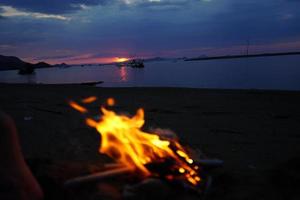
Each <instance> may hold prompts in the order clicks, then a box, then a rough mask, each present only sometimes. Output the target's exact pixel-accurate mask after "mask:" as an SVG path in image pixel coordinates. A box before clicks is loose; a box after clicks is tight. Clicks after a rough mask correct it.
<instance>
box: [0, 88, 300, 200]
mask: <svg viewBox="0 0 300 200" xmlns="http://www.w3.org/2000/svg"><path fill="white" fill-rule="evenodd" d="M0 93H1V95H0V109H1V110H4V111H5V112H7V113H8V114H9V115H11V116H12V117H13V118H14V119H15V121H16V124H17V128H18V130H19V134H20V140H21V144H22V148H23V151H24V153H25V156H26V158H27V159H28V160H30V159H41V160H42V159H44V160H45V159H46V160H51V161H56V160H57V161H72V162H77V163H86V162H87V161H89V162H90V161H97V160H99V158H100V156H99V155H98V153H97V149H98V145H99V135H98V133H96V132H95V131H94V130H93V129H90V128H88V127H86V125H85V124H84V120H83V116H82V115H81V114H79V113H78V112H76V111H74V110H73V109H71V108H70V107H69V106H68V104H67V102H68V101H69V100H71V99H73V100H79V99H81V98H84V97H87V96H92V95H93V96H97V97H99V99H100V100H99V101H98V103H97V104H92V105H90V106H89V108H90V110H92V111H93V112H94V113H95V114H96V111H97V110H98V109H99V105H100V103H101V101H102V102H103V101H104V100H105V99H106V98H108V97H114V98H115V99H116V101H117V105H116V107H115V109H116V110H117V111H122V112H128V113H132V114H133V113H134V112H135V110H136V109H137V108H139V107H143V108H144V109H145V118H146V125H145V127H146V128H153V127H154V128H156V127H160V128H168V129H171V130H173V131H175V132H176V133H177V134H178V136H179V137H180V138H181V139H182V141H183V142H184V143H186V144H189V145H190V146H191V147H194V148H199V149H201V150H202V151H203V152H205V153H206V154H207V155H208V156H209V157H212V158H219V159H222V160H224V161H225V166H224V167H223V168H222V169H220V170H218V171H217V172H216V174H215V182H214V185H213V190H212V193H211V197H210V199H300V194H299V190H298V189H299V186H300V185H299V182H300V145H299V144H300V92H285V91H255V90H244V91H243V90H206V89H182V88H96V87H89V86H79V85H10V84H1V85H0Z"/></svg>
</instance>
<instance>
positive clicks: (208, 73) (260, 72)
mask: <svg viewBox="0 0 300 200" xmlns="http://www.w3.org/2000/svg"><path fill="white" fill-rule="evenodd" d="M87 81H104V83H103V84H99V86H104V87H132V86H134V87H137V86H138V87H139V86H159V87H160V86H167V87H191V88H236V89H243V88H244V89H282V90H300V56H277V57H261V58H247V59H230V60H210V61H189V62H186V61H178V62H173V61H163V62H149V63H145V68H144V69H133V68H130V67H116V66H88V67H77V66H76V67H69V68H47V69H38V70H36V73H35V74H34V75H26V76H22V75H18V74H17V71H2V72H0V82H7V83H80V82H87Z"/></svg>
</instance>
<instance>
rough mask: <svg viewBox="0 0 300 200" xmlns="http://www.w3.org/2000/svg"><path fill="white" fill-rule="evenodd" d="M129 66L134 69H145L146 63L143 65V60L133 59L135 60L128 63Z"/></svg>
mask: <svg viewBox="0 0 300 200" xmlns="http://www.w3.org/2000/svg"><path fill="white" fill-rule="evenodd" d="M127 66H129V67H133V68H144V67H145V66H144V63H143V60H141V59H133V60H130V61H129V62H128V63H127Z"/></svg>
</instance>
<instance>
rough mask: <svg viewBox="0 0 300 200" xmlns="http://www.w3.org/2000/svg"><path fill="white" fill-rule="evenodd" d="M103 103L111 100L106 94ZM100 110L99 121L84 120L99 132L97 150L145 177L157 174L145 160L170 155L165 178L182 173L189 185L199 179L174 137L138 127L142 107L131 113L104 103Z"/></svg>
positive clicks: (192, 163) (142, 113) (141, 125)
mask: <svg viewBox="0 0 300 200" xmlns="http://www.w3.org/2000/svg"><path fill="white" fill-rule="evenodd" d="M106 103H107V104H108V105H110V106H112V105H114V104H115V100H114V99H113V98H109V99H107V102H106ZM75 105H76V104H75ZM71 106H72V107H73V108H75V109H77V110H79V111H80V109H78V106H79V105H76V106H74V102H72V104H71ZM101 112H102V116H101V118H100V120H99V121H96V120H94V119H92V118H87V119H86V124H87V125H88V126H91V127H94V128H96V129H97V131H98V132H99V134H100V135H101V144H100V148H99V152H100V153H103V154H107V155H108V156H110V157H111V158H113V159H114V160H115V161H116V162H118V163H121V164H123V165H126V166H128V167H130V168H131V169H133V170H135V171H137V172H138V173H139V174H141V175H142V176H145V177H147V176H154V175H157V174H155V173H154V172H152V171H151V170H150V169H149V167H147V166H149V164H153V163H163V162H164V161H165V160H167V159H172V163H173V164H172V165H171V166H170V167H169V169H168V170H169V171H170V173H169V174H166V175H164V176H165V178H166V179H167V180H173V179H175V178H178V177H183V178H184V179H185V180H187V181H188V182H189V183H191V184H192V185H197V184H198V183H199V182H200V181H201V178H200V176H199V173H198V169H199V167H198V166H197V165H195V164H194V161H193V159H191V158H190V157H189V155H188V153H187V152H186V151H185V149H184V148H183V147H182V146H181V145H180V144H179V142H178V141H175V140H171V139H164V138H160V136H159V134H156V133H148V132H145V131H143V130H142V127H143V125H144V123H145V120H144V110H143V109H138V110H137V112H136V114H135V115H134V116H133V117H128V116H126V115H118V114H117V113H115V112H114V111H112V110H108V109H107V108H105V107H104V106H102V107H101Z"/></svg>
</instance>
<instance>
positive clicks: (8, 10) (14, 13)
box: [0, 6, 70, 20]
mask: <svg viewBox="0 0 300 200" xmlns="http://www.w3.org/2000/svg"><path fill="white" fill-rule="evenodd" d="M0 9H1V13H0V14H1V16H2V17H32V18H36V19H56V20H70V18H69V17H65V16H63V15H54V14H45V13H39V12H26V11H21V10H18V9H16V8H13V7H11V6H0Z"/></svg>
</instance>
